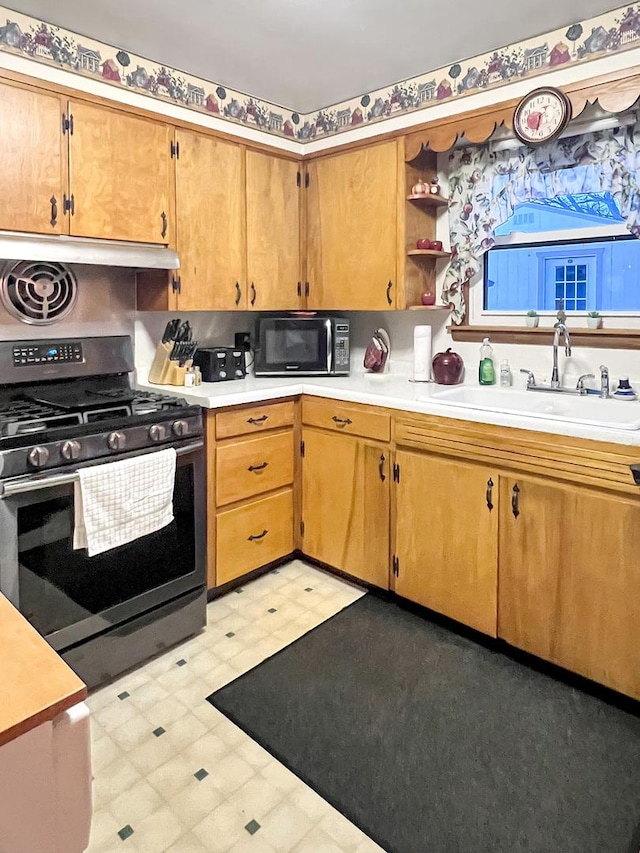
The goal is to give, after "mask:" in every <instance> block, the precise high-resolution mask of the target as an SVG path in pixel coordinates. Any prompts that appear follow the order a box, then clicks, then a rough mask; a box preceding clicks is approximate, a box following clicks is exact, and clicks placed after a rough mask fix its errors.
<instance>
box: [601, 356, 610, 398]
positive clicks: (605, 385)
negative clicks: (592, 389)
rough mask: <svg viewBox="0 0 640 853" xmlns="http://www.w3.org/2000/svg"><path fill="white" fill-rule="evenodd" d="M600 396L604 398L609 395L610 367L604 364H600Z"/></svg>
mask: <svg viewBox="0 0 640 853" xmlns="http://www.w3.org/2000/svg"><path fill="white" fill-rule="evenodd" d="M600 396H601V397H602V399H603V400H606V398H607V397H608V396H609V368H608V367H607V366H606V365H604V364H601V365H600Z"/></svg>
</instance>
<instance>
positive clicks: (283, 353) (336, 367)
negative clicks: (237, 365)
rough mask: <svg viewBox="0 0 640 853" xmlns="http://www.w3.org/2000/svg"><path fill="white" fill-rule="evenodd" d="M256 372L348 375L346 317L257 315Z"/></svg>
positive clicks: (260, 374)
mask: <svg viewBox="0 0 640 853" xmlns="http://www.w3.org/2000/svg"><path fill="white" fill-rule="evenodd" d="M254 372H255V375H256V376H292V375H298V376H347V375H348V374H349V321H348V320H346V319H345V318H344V317H320V316H315V317H258V319H257V320H256V329H255V367H254Z"/></svg>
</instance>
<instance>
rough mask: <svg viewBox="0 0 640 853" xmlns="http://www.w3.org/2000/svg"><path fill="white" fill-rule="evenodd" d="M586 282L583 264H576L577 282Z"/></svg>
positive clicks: (585, 268)
mask: <svg viewBox="0 0 640 853" xmlns="http://www.w3.org/2000/svg"><path fill="white" fill-rule="evenodd" d="M586 280H587V267H586V265H585V264H578V281H586Z"/></svg>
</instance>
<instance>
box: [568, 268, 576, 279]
mask: <svg viewBox="0 0 640 853" xmlns="http://www.w3.org/2000/svg"><path fill="white" fill-rule="evenodd" d="M575 280H576V268H575V267H574V266H573V264H571V265H570V266H567V281H575Z"/></svg>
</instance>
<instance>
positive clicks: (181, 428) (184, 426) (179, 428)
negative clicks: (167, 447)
mask: <svg viewBox="0 0 640 853" xmlns="http://www.w3.org/2000/svg"><path fill="white" fill-rule="evenodd" d="M171 429H172V430H173V434H174V435H177V436H178V438H182V436H183V435H189V424H188V423H187V422H186V421H174V422H173V426H172V427H171Z"/></svg>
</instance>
